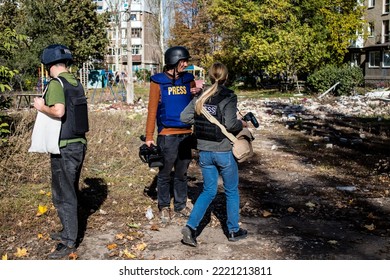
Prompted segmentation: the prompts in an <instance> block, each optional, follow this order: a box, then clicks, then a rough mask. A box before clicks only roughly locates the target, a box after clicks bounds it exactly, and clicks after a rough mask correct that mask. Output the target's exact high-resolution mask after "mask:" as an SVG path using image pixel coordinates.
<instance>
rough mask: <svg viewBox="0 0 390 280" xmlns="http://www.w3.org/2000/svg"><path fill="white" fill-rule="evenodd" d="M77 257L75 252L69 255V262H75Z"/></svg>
mask: <svg viewBox="0 0 390 280" xmlns="http://www.w3.org/2000/svg"><path fill="white" fill-rule="evenodd" d="M78 257H79V256H78V255H77V254H76V253H75V252H73V253H70V254H69V259H70V260H74V261H75V260H77V258H78Z"/></svg>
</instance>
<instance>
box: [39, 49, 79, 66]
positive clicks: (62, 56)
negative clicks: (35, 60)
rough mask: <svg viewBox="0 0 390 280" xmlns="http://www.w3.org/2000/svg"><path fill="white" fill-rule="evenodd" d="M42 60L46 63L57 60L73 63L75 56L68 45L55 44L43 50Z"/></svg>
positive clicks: (51, 63)
mask: <svg viewBox="0 0 390 280" xmlns="http://www.w3.org/2000/svg"><path fill="white" fill-rule="evenodd" d="M41 62H42V64H44V65H53V64H55V63H57V62H65V63H72V62H73V56H72V53H71V52H70V50H69V48H68V47H66V46H64V45H59V44H55V45H50V46H48V47H47V48H45V49H44V50H43V52H42V55H41Z"/></svg>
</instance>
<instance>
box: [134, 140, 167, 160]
mask: <svg viewBox="0 0 390 280" xmlns="http://www.w3.org/2000/svg"><path fill="white" fill-rule="evenodd" d="M140 138H141V140H143V141H145V140H144V139H145V137H144V136H141V137H140ZM139 158H140V159H141V160H142V162H145V163H147V164H148V165H149V167H162V166H163V165H164V156H163V154H162V151H161V148H160V147H159V146H155V145H153V144H152V145H150V146H149V147H148V145H146V144H142V145H141V146H140V147H139Z"/></svg>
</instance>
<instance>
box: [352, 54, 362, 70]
mask: <svg viewBox="0 0 390 280" xmlns="http://www.w3.org/2000/svg"><path fill="white" fill-rule="evenodd" d="M359 61H360V54H358V53H352V55H351V66H356V67H358V66H359V64H360V63H359Z"/></svg>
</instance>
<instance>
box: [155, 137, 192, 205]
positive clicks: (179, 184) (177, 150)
mask: <svg viewBox="0 0 390 280" xmlns="http://www.w3.org/2000/svg"><path fill="white" fill-rule="evenodd" d="M157 145H159V146H160V147H161V149H162V153H163V155H164V166H163V167H160V170H159V173H158V175H157V200H158V208H159V209H162V208H163V207H170V204H171V191H170V189H171V178H172V176H171V172H172V169H174V175H173V196H174V201H173V206H174V210H175V211H181V210H182V209H184V208H185V207H186V203H187V189H188V186H187V169H188V166H189V164H190V162H191V159H192V153H191V136H190V135H188V134H186V135H182V134H177V135H168V136H167V135H159V136H158V137H157Z"/></svg>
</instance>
